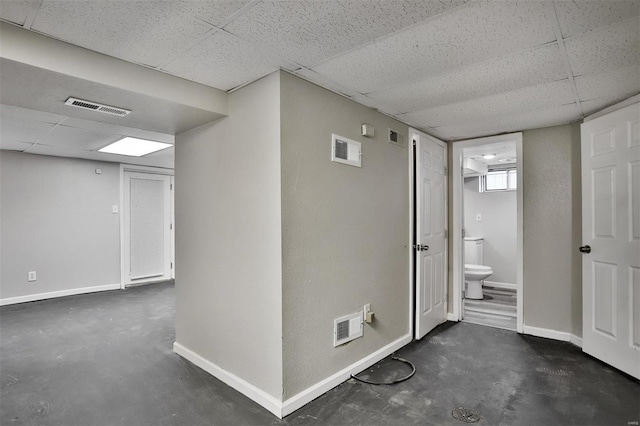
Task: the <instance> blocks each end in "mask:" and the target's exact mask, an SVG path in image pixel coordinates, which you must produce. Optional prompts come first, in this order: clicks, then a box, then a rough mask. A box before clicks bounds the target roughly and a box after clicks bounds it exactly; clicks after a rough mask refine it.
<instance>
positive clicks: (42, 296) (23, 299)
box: [0, 283, 120, 306]
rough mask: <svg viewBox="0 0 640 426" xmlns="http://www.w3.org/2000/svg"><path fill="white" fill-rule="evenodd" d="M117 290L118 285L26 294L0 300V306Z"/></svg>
mask: <svg viewBox="0 0 640 426" xmlns="http://www.w3.org/2000/svg"><path fill="white" fill-rule="evenodd" d="M118 289H120V283H118V284H105V285H97V286H94V287H80V288H72V289H69V290H59V291H51V292H49V293H37V294H28V295H26V296H17V297H7V298H5V299H0V306H6V305H14V304H16V303H25V302H35V301H36V300H45V299H53V298H56V297H64V296H74V295H76V294H86V293H95V292H98V291H107V290H118Z"/></svg>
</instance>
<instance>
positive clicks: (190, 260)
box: [175, 73, 282, 400]
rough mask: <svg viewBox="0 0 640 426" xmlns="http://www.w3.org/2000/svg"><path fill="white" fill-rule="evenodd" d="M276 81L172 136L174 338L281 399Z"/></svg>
mask: <svg viewBox="0 0 640 426" xmlns="http://www.w3.org/2000/svg"><path fill="white" fill-rule="evenodd" d="M279 97H280V82H279V77H278V74H277V73H276V74H272V75H270V76H268V77H265V78H263V79H261V80H259V81H257V82H255V83H253V84H251V85H249V86H247V87H245V88H243V89H241V90H238V91H236V92H234V93H233V94H231V95H230V96H229V112H230V114H229V117H227V118H223V119H221V120H218V121H216V122H214V123H211V124H208V125H205V126H201V127H199V128H196V129H193V130H191V131H188V132H185V133H182V134H179V135H177V136H176V162H175V173H176V174H175V182H176V256H177V259H176V266H177V269H176V283H177V284H176V309H177V312H176V342H177V343H178V344H180V345H182V346H184V347H186V348H187V349H189V350H191V351H193V352H195V353H196V354H197V355H199V356H201V357H203V358H204V359H206V360H207V361H209V362H212V363H214V364H216V365H217V366H218V367H221V368H223V369H224V370H226V371H228V372H230V373H232V374H234V375H236V376H238V377H240V378H241V379H243V380H245V381H247V382H249V383H251V384H252V385H253V386H255V387H257V388H259V389H261V390H262V391H264V392H266V393H267V394H269V395H271V396H273V397H274V398H276V399H277V400H281V398H282V297H281V295H282V289H281V281H282V279H281V278H282V277H281V217H280V206H281V200H280V99H279Z"/></svg>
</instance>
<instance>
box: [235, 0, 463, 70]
mask: <svg viewBox="0 0 640 426" xmlns="http://www.w3.org/2000/svg"><path fill="white" fill-rule="evenodd" d="M467 1H468V0H445V1H432V0H431V1H425V0H394V1H389V0H367V1H356V2H350V3H349V4H347V3H346V2H344V1H336V0H329V1H326V0H325V1H266V2H262V3H260V4H258V5H257V6H255V7H253V8H251V9H250V10H249V11H248V12H247V13H245V14H244V15H242V16H240V17H239V18H238V19H236V20H234V21H233V22H232V23H230V24H229V25H227V26H226V27H225V30H227V31H229V32H230V33H232V34H236V35H238V36H239V37H241V38H243V39H245V40H247V41H250V42H251V43H255V44H256V45H258V46H261V47H262V48H263V49H265V51H267V52H270V53H273V54H274V55H277V56H282V57H286V58H287V59H288V60H289V61H292V62H295V63H297V64H300V65H303V66H311V65H314V64H316V63H318V62H320V61H322V60H325V59H327V58H330V57H332V56H334V55H337V54H338V53H341V52H344V51H347V50H349V49H352V48H354V47H356V46H359V45H361V44H363V43H368V42H369V41H370V40H373V39H376V38H379V37H383V36H385V35H387V34H389V33H392V32H394V31H397V30H399V29H401V28H404V27H407V26H410V25H413V24H415V23H417V22H420V21H423V20H425V19H428V18H430V17H433V16H436V15H439V14H441V13H443V12H445V11H447V10H450V9H452V8H454V7H456V6H460V5H462V4H464V3H465V2H467Z"/></svg>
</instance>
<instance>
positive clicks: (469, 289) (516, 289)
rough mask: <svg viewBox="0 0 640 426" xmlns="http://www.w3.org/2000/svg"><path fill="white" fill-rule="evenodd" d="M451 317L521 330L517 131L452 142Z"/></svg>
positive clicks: (519, 143) (519, 137)
mask: <svg viewBox="0 0 640 426" xmlns="http://www.w3.org/2000/svg"><path fill="white" fill-rule="evenodd" d="M452 157H453V170H455V172H454V173H453V209H452V213H453V227H452V228H453V229H452V237H453V238H452V241H453V258H452V263H453V292H452V293H453V294H452V297H453V317H454V319H457V320H463V321H467V322H473V323H476V324H480V325H486V326H492V327H498V328H504V329H510V330H514V331H518V332H522V328H523V321H522V306H523V303H522V301H523V297H522V296H523V291H522V287H523V282H522V277H523V272H522V265H523V260H522V231H523V229H522V190H521V188H522V173H521V164H522V134H521V133H515V134H509V135H500V136H493V137H487V138H480V139H473V140H467V141H459V142H454V143H453V155H452Z"/></svg>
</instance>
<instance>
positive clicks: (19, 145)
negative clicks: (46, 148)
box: [0, 138, 33, 155]
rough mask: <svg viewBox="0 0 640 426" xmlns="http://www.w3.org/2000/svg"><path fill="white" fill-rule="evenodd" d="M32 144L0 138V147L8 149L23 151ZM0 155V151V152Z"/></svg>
mask: <svg viewBox="0 0 640 426" xmlns="http://www.w3.org/2000/svg"><path fill="white" fill-rule="evenodd" d="M31 145H33V144H32V143H30V142H15V141H12V140H8V139H4V138H0V149H6V150H9V151H24V150H26V149H28V148H29V147H31ZM0 155H2V153H1V152H0Z"/></svg>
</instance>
